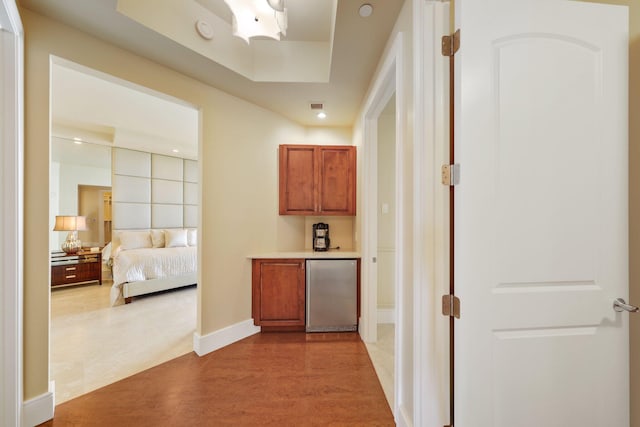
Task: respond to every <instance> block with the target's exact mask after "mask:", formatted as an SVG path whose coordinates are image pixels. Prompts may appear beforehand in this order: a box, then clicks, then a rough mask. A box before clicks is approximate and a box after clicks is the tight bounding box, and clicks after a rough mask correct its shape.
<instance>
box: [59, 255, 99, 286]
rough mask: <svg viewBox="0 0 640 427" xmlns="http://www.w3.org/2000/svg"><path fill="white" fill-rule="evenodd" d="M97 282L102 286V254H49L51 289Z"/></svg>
mask: <svg viewBox="0 0 640 427" xmlns="http://www.w3.org/2000/svg"><path fill="white" fill-rule="evenodd" d="M91 282H98V284H100V285H102V252H100V251H98V252H90V251H79V252H78V253H76V254H72V255H71V254H70V255H67V254H66V253H65V252H62V251H58V252H51V287H52V288H53V287H55V286H69V285H80V284H85V283H91Z"/></svg>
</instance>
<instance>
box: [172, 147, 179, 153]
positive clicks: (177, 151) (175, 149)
mask: <svg viewBox="0 0 640 427" xmlns="http://www.w3.org/2000/svg"><path fill="white" fill-rule="evenodd" d="M171 151H173V152H174V153H179V152H180V150H178V149H177V148H174V149H173V150H171Z"/></svg>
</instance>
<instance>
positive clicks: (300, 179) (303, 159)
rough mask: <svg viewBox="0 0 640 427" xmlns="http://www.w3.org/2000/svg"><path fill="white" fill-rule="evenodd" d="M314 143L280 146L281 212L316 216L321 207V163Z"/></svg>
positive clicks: (282, 213) (283, 213)
mask: <svg viewBox="0 0 640 427" xmlns="http://www.w3.org/2000/svg"><path fill="white" fill-rule="evenodd" d="M315 158H316V154H315V147H314V146H312V145H281V146H280V187H279V197H280V215H313V214H314V213H315V212H316V210H317V198H316V197H317V196H316V183H317V179H318V178H317V174H318V171H317V166H316V164H317V162H316V160H315Z"/></svg>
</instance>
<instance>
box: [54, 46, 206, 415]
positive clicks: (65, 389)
mask: <svg viewBox="0 0 640 427" xmlns="http://www.w3.org/2000/svg"><path fill="white" fill-rule="evenodd" d="M51 69H52V73H51V137H50V141H51V161H50V175H51V176H50V186H51V188H50V200H49V206H50V217H51V218H55V216H56V215H61V214H67V215H81V216H84V217H86V225H87V230H84V231H80V232H79V233H78V234H79V236H78V237H79V238H80V240H81V241H82V243H83V247H84V248H91V250H98V251H100V252H101V253H102V261H103V262H102V272H103V273H102V276H101V278H102V285H100V284H99V283H98V282H97V281H96V282H84V283H74V284H73V285H72V286H63V287H61V286H58V287H56V288H55V289H52V291H51V298H50V325H51V329H50V336H51V339H50V348H49V367H50V376H51V379H52V380H53V381H55V383H56V387H55V388H56V396H55V400H56V402H57V403H62V402H65V401H67V400H69V399H72V398H75V397H77V396H80V395H82V394H85V393H88V392H90V391H92V390H95V389H96V388H99V387H102V386H105V385H107V384H110V383H113V382H115V381H118V380H120V379H122V378H125V377H127V376H130V375H133V374H135V373H137V372H140V371H142V370H145V369H148V368H151V367H152V366H155V365H157V364H160V363H163V362H166V361H167V360H170V359H172V358H175V357H178V356H181V355H183V354H185V353H188V352H189V351H191V350H192V349H193V332H194V330H195V325H196V309H197V292H196V289H195V288H193V287H185V288H181V289H176V290H173V291H171V292H166V293H159V294H154V295H150V296H141V297H139V298H138V301H135V302H134V303H132V304H128V305H126V306H124V305H123V304H124V302H123V301H122V298H114V297H113V294H115V293H118V289H117V288H116V289H114V288H113V280H112V275H111V269H110V265H111V261H112V259H110V255H111V254H114V255H115V253H117V250H112V249H115V248H112V247H111V245H109V242H111V240H112V234H113V233H114V232H115V233H117V232H118V231H119V230H118V229H117V227H118V223H120V224H121V225H120V226H121V228H122V229H124V228H126V225H123V221H122V218H123V215H122V211H123V209H121V210H120V212H121V214H120V217H119V216H118V210H117V206H116V205H117V203H113V202H114V201H116V202H117V201H120V202H122V203H121V207H122V204H127V203H128V204H129V205H131V204H135V205H143V204H145V205H150V204H151V203H154V201H155V200H154V199H152V198H150V197H151V196H150V197H149V198H145V197H142V198H140V197H139V196H138V193H135V192H127V189H129V187H127V186H126V185H123V183H122V182H121V181H118V175H116V174H114V167H116V165H115V164H112V158H113V157H114V152H113V151H114V150H113V149H114V148H115V149H118V150H123V149H126V150H130V151H136V152H144V153H147V154H150V155H159V156H165V157H174V158H175V157H178V158H180V160H181V161H182V160H183V159H186V160H189V161H195V160H196V159H197V153H198V133H199V130H198V129H199V124H198V122H199V120H200V118H199V112H198V110H197V109H196V108H195V107H193V106H192V105H187V104H185V103H184V102H181V101H180V100H177V99H175V98H170V97H167V96H165V95H163V94H161V93H157V92H154V91H150V90H148V89H146V88H144V87H140V86H137V85H134V84H132V83H130V82H126V81H123V80H120V79H117V78H115V77H113V76H109V75H106V74H103V73H100V72H98V71H96V70H92V69H89V68H86V67H83V66H81V65H78V64H74V63H71V62H69V61H66V60H63V59H60V58H54V59H53V61H52V64H51ZM149 111H153V112H154V114H153V115H151V114H148V112H149ZM159 117H162V119H160V118H159ZM165 118H166V119H165ZM159 122H161V123H162V125H161V126H160V125H159V124H158V123H159ZM178 134H179V135H180V136H181V138H177V137H176V135H178ZM176 153H179V154H176ZM181 163H182V162H181ZM176 182H177V181H176ZM191 184H192V183H191V182H189V186H188V187H189V192H187V190H185V187H183V185H184V183H183V182H182V181H181V182H180V184H179V186H180V189H181V190H183V192H181V193H180V194H181V197H182V198H183V199H182V202H183V203H182V206H180V207H181V208H183V209H184V210H183V209H180V215H179V221H180V223H181V224H182V228H196V227H197V223H198V219H197V215H191V214H190V212H191V210H193V209H191V208H193V207H194V206H195V205H196V204H197V191H198V189H197V186H196V184H193V185H191ZM145 185H146V186H145V187H144V188H147V189H150V188H151V186H152V184H151V178H149V180H148V181H147V182H145ZM194 189H195V192H194V191H193V190H194ZM112 191H113V193H112ZM117 191H120V193H117ZM194 193H195V195H196V198H195V200H196V201H195V202H193V201H192V199H191V198H188V197H191V196H192V195H193V194H194ZM123 194H124V195H123ZM132 194H135V195H132ZM118 197H119V199H118ZM125 199H126V200H125ZM156 204H159V203H156ZM176 204H177V203H176ZM114 206H115V207H114ZM110 208H113V210H112V211H111V212H110ZM187 213H189V215H187ZM125 216H126V215H125ZM119 218H120V220H119ZM174 218H178V216H177V214H176V216H174ZM112 221H113V227H112ZM51 228H53V226H52V227H51ZM141 228H143V229H152V228H156V229H160V230H162V229H163V227H160V226H153V224H151V223H149V224H148V225H146V226H144V227H141ZM51 233H52V234H51V236H50V245H49V246H50V248H51V250H52V251H56V250H59V249H60V240H61V239H64V235H62V233H56V232H51ZM116 240H117V239H116ZM96 248H97V249H96ZM114 301H115V302H114ZM120 304H122V305H123V306H118V305H120Z"/></svg>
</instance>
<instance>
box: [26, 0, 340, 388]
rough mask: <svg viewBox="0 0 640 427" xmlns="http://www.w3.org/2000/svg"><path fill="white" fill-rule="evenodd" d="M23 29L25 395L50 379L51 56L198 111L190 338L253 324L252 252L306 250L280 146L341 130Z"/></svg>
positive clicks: (76, 41)
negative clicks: (282, 194) (287, 209)
mask: <svg viewBox="0 0 640 427" xmlns="http://www.w3.org/2000/svg"><path fill="white" fill-rule="evenodd" d="M21 15H22V19H23V24H24V27H25V104H26V111H25V192H24V194H25V257H24V260H25V268H24V270H25V271H24V301H25V310H24V372H25V379H24V380H25V383H24V384H25V387H24V391H25V398H26V399H29V398H33V397H35V396H38V395H40V394H42V393H45V392H46V391H47V389H48V381H49V371H48V369H49V360H48V353H49V349H48V345H49V334H48V331H49V286H48V283H49V250H48V242H47V239H48V235H49V230H48V228H49V218H48V215H47V212H48V211H49V209H48V201H49V190H48V188H49V182H48V177H47V174H46V173H45V174H43V173H42V171H47V170H48V169H49V98H48V94H49V93H50V91H49V75H50V55H55V56H58V57H62V58H64V59H67V60H70V61H73V62H76V63H79V64H81V65H83V66H86V67H89V68H93V69H96V70H99V71H101V72H104V73H108V74H111V75H114V76H116V77H118V78H121V79H124V80H128V81H131V82H133V83H136V84H139V85H142V86H146V87H148V88H150V89H152V90H156V91H158V92H162V93H165V94H168V95H170V96H173V97H176V98H179V99H182V100H185V101H187V102H188V103H191V104H192V105H194V106H196V107H198V108H200V111H201V129H202V131H201V132H202V134H201V144H200V148H199V149H200V155H199V158H200V162H201V165H202V167H201V176H200V182H201V183H202V185H201V191H202V195H201V197H202V200H201V214H200V218H201V229H200V233H201V234H200V239H199V240H200V242H199V246H198V247H199V250H200V252H199V276H200V278H199V284H200V286H199V287H198V292H199V305H198V321H197V332H198V333H199V334H200V335H206V334H208V333H211V332H214V331H216V330H219V329H221V328H224V327H227V326H230V325H232V324H235V323H238V322H242V321H245V320H247V319H250V318H251V283H250V276H251V275H250V262H249V260H247V259H246V256H247V255H248V254H250V253H256V252H262V251H267V252H272V251H276V250H300V249H302V248H304V244H305V242H304V236H305V219H304V218H303V217H280V216H279V215H278V197H277V188H278V172H277V161H278V151H277V147H278V144H295V143H319V142H320V141H322V143H325V144H327V143H328V144H345V143H347V144H348V143H350V141H351V130H350V129H348V128H340V129H323V128H308V129H307V128H304V127H301V126H299V125H297V124H294V123H292V122H291V121H289V120H287V119H285V118H283V117H282V116H280V115H278V114H275V113H273V112H270V111H268V110H265V109H262V108H259V107H257V106H255V105H253V104H250V103H248V102H246V101H243V100H240V99H238V98H235V97H233V96H230V95H228V94H226V93H224V92H222V91H220V90H217V89H215V88H213V87H210V86H207V85H205V84H203V83H201V82H198V81H196V80H193V79H191V78H188V77H186V76H184V75H181V74H179V73H177V72H175V71H173V70H171V69H169V68H166V67H162V66H160V65H158V64H156V63H154V62H151V61H149V60H147V59H145V58H142V57H140V56H137V55H134V54H132V53H130V52H128V51H125V50H122V49H120V48H117V47H115V46H113V45H110V44H107V43H105V42H103V41H101V40H98V39H96V38H93V37H90V36H88V35H86V34H84V33H82V32H79V31H77V30H75V29H72V28H70V27H67V26H65V25H62V24H59V23H57V22H55V21H52V20H50V19H48V18H45V17H43V16H41V15H38V14H34V13H32V12H30V11H28V10H24V9H22V10H21Z"/></svg>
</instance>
